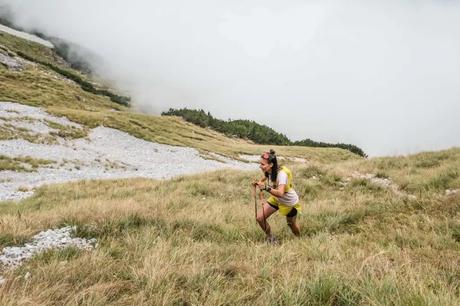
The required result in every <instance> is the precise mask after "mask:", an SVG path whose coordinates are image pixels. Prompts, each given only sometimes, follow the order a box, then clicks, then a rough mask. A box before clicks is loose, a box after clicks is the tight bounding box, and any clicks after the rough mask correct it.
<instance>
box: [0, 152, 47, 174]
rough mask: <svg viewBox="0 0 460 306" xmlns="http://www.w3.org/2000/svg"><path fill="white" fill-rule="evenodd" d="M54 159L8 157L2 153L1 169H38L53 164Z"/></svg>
mask: <svg viewBox="0 0 460 306" xmlns="http://www.w3.org/2000/svg"><path fill="white" fill-rule="evenodd" d="M53 163H54V161H52V160H47V159H40V158H32V157H30V156H25V157H14V158H11V157H8V156H5V155H1V154H0V171H5V170H10V171H18V172H31V171H36V170H37V169H38V168H39V167H43V166H46V165H50V164H53Z"/></svg>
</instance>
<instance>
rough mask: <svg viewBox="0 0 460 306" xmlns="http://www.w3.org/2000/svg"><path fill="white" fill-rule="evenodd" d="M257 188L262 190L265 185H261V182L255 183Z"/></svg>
mask: <svg viewBox="0 0 460 306" xmlns="http://www.w3.org/2000/svg"><path fill="white" fill-rule="evenodd" d="M257 187H259V189H264V188H265V184H264V183H262V182H257Z"/></svg>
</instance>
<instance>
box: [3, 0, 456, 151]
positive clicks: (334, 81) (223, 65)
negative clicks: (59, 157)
mask: <svg viewBox="0 0 460 306" xmlns="http://www.w3.org/2000/svg"><path fill="white" fill-rule="evenodd" d="M0 4H4V5H7V6H8V7H9V8H10V9H11V11H12V12H13V14H14V16H15V21H16V22H17V23H18V24H19V25H21V26H25V27H28V28H35V29H38V30H40V31H43V32H45V33H47V34H49V35H55V36H58V37H62V38H65V39H68V40H70V41H73V42H75V43H78V44H80V45H82V46H84V47H85V48H87V49H89V50H92V51H93V52H95V53H97V54H99V55H100V56H101V57H102V58H103V59H104V62H98V63H93V64H94V65H95V66H96V67H98V72H99V73H100V74H101V75H102V76H104V77H105V78H107V79H110V80H112V81H114V82H115V83H116V84H117V86H119V88H122V89H124V90H126V91H127V92H129V93H130V94H131V96H132V97H133V103H134V104H135V106H136V107H137V108H138V109H140V110H142V111H145V112H149V113H156V114H159V113H160V112H161V111H163V110H167V109H168V108H170V107H173V108H179V107H189V108H203V109H205V110H209V111H210V112H211V113H212V114H213V115H214V116H216V117H218V118H221V119H228V118H231V119H252V120H256V121H257V122H259V123H263V124H266V125H269V126H271V127H272V128H274V129H275V130H277V131H280V132H282V133H285V134H286V135H287V136H288V137H290V138H291V139H293V140H298V139H303V138H311V139H313V140H319V141H326V142H344V143H352V144H355V145H358V146H359V147H361V148H363V149H364V151H365V152H367V153H369V155H371V156H377V155H394V154H406V153H413V152H418V151H422V150H437V149H444V148H449V147H452V146H460V1H453V0H451V1H449V0H431V1H428V0H419V1H418V0H397V1H393V0H386V1H372V0H366V1H364V0H363V1H361V0H355V1H346V0H330V1H328V0H321V1H295V0H291V1H281V0H264V1H262V0H244V1H239V0H234V1H221V0H194V1H190V0H188V1H187V0H182V1H178V0H167V1H166V0H164V1H163V0H159V1H158V0H157V1H148V0H131V1H127V0H125V1H121V0H99V1H96V0H78V1H74V0H40V1H36V0H10V1H6V0H0Z"/></svg>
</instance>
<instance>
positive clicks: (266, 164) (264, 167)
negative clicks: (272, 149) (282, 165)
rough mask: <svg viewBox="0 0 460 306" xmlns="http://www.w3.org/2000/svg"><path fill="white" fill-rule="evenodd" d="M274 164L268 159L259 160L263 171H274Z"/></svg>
mask: <svg viewBox="0 0 460 306" xmlns="http://www.w3.org/2000/svg"><path fill="white" fill-rule="evenodd" d="M272 167H273V164H270V163H269V162H268V160H266V159H263V158H261V159H260V162H259V168H260V170H262V172H264V173H265V172H268V173H270V172H271V171H272Z"/></svg>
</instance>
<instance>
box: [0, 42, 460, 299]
mask: <svg viewBox="0 0 460 306" xmlns="http://www.w3.org/2000/svg"><path fill="white" fill-rule="evenodd" d="M5 37H6V36H1V37H0V44H4V45H6V47H7V48H8V49H11V50H22V51H23V52H24V50H27V52H28V55H29V56H31V57H34V58H36V59H37V60H40V61H48V62H52V63H53V64H55V65H60V64H59V62H56V60H57V59H55V58H54V55H53V54H50V53H49V52H48V50H49V49H43V48H42V47H40V46H37V45H34V44H32V45H30V44H29V43H25V42H24V41H22V40H17V39H12V38H11V37H7V38H8V39H7V42H6V43H5ZM0 100H2V101H3V100H6V101H16V102H19V103H25V104H28V105H33V106H40V107H43V108H45V110H47V111H48V112H50V113H51V114H54V115H59V116H66V117H68V118H70V119H71V120H73V121H75V122H78V123H81V124H83V125H85V127H87V128H93V127H96V126H100V125H104V126H106V127H112V128H117V129H120V130H122V131H125V132H127V133H129V134H131V135H133V136H136V137H139V138H142V139H146V140H149V141H155V142H159V143H164V144H172V145H178V146H190V147H194V148H197V149H198V150H199V151H200V152H201V153H202V154H203V155H204V156H209V154H208V153H209V152H216V153H220V154H223V155H226V156H233V157H237V156H238V155H239V154H250V155H252V154H260V152H262V151H266V150H267V149H268V148H267V147H266V146H260V145H254V144H252V143H249V142H246V141H243V140H238V139H231V138H227V137H225V136H223V135H222V134H219V133H216V132H213V131H210V130H207V129H202V128H199V127H197V126H194V125H192V124H189V123H186V122H185V121H183V120H181V119H179V118H177V117H171V118H168V117H154V116H148V115H144V114H139V113H135V112H133V111H131V110H130V109H128V108H125V107H122V106H119V105H117V104H115V103H112V102H111V101H110V100H109V99H108V98H107V97H102V96H99V95H94V94H92V93H88V92H86V91H84V90H82V89H81V87H80V86H78V85H76V84H74V83H73V82H69V81H68V80H65V79H63V78H61V77H60V76H59V75H57V74H56V73H55V72H53V71H52V70H50V69H48V68H47V67H44V66H37V65H29V66H27V67H25V68H24V70H23V71H21V72H12V71H9V70H7V69H6V68H4V67H0ZM5 126H6V127H5ZM13 128H14V126H13V127H11V126H8V125H4V127H3V129H4V130H0V136H1V137H2V139H7V138H6V137H8V135H11V133H12V131H13V130H12V129H13ZM55 128H56V129H57V130H59V133H61V135H63V136H65V137H83V136H84V133H85V132H84V131H83V132H82V133H83V134H79V133H80V132H78V133H77V132H76V131H72V129H70V130H67V129H66V128H64V127H62V126H58V125H56V126H55ZM5 129H7V130H5ZM85 131H87V130H85ZM13 132H15V133H21V131H20V130H18V129H15V130H14V131H13ZM22 132H24V135H18V134H15V135H14V137H19V136H21V137H27V135H25V131H22ZM31 137H32V138H33V137H34V135H31ZM272 148H274V149H275V150H276V151H277V152H278V153H279V154H280V155H284V156H287V157H299V158H303V159H306V161H307V163H306V164H304V165H302V164H296V163H294V162H289V163H288V164H289V166H290V167H291V168H292V170H293V173H294V186H295V189H296V190H297V191H298V193H299V195H300V197H301V200H302V205H303V207H304V209H303V214H302V215H301V216H300V217H299V221H300V225H301V237H300V238H295V237H293V235H292V234H291V233H290V231H289V229H288V228H287V226H286V221H285V220H284V219H283V218H281V217H280V216H277V215H275V216H273V217H272V218H270V220H269V222H270V224H271V226H272V229H273V231H274V233H275V234H276V235H277V236H278V237H279V239H280V240H281V242H282V244H281V245H280V246H270V245H266V244H265V243H264V235H263V234H262V231H261V230H260V228H259V227H258V226H257V224H256V222H255V220H254V216H253V214H254V211H253V209H254V208H253V199H252V197H251V193H250V190H249V185H250V182H251V181H252V180H253V179H254V177H257V176H260V173H258V172H238V171H228V170H227V171H217V172H212V173H207V174H206V175H195V176H184V177H178V178H175V179H172V180H167V181H155V180H146V179H130V180H114V181H81V182H76V183H68V184H59V185H50V186H44V187H42V188H40V189H38V190H37V191H36V192H35V194H34V196H33V197H31V198H28V199H25V200H23V201H21V202H20V203H15V202H3V203H0V233H1V234H0V247H5V246H11V245H17V244H21V243H24V242H25V241H27V240H28V239H30V238H31V237H32V236H33V235H35V234H36V233H37V232H39V231H42V230H45V229H49V228H55V227H61V226H64V225H76V226H77V231H76V233H75V234H76V235H77V236H80V237H87V238H93V237H95V238H97V239H98V244H99V245H98V248H97V249H96V250H94V251H91V252H89V251H81V250H76V249H74V248H67V249H63V250H51V251H47V252H45V253H42V254H40V255H38V256H36V257H35V258H33V259H32V260H30V261H28V262H27V263H25V264H24V265H23V266H21V267H20V268H19V269H16V270H12V271H3V272H2V273H3V274H4V275H5V276H6V278H7V279H8V281H7V283H6V284H5V285H3V286H1V287H0V304H1V305H23V304H26V305H132V304H139V305H150V304H154V305H224V304H225V305H228V304H232V305H449V306H450V305H458V304H460V285H459V284H460V268H459V267H460V261H459V256H458V254H459V252H460V242H459V241H460V220H459V217H458V216H459V215H460V193H456V194H452V195H449V196H446V195H445V192H444V191H445V189H447V188H449V189H460V178H459V173H460V149H458V148H456V149H451V150H445V151H441V152H426V153H421V154H417V155H413V156H405V157H391V158H376V159H369V160H367V159H362V158H359V157H357V156H356V155H353V154H351V153H350V152H348V151H345V150H341V149H326V148H325V149H318V148H306V147H276V146H272ZM34 163H35V165H41V161H36V160H27V159H11V158H7V157H1V158H0V164H1V165H4V166H2V167H4V168H7V167H10V168H12V169H15V170H17V171H20V170H21V167H23V168H27V169H29V168H31V169H33V165H34ZM356 171H357V172H359V173H362V174H366V173H372V174H376V175H377V176H378V177H380V178H388V179H390V180H392V181H393V182H394V183H395V184H397V185H398V186H399V191H398V192H396V191H395V190H393V189H392V188H384V187H381V186H378V185H376V184H375V183H373V182H371V181H369V180H366V179H352V174H353V172H356ZM0 269H1V268H0ZM27 272H30V275H31V278H30V279H25V278H24V275H26V273H27Z"/></svg>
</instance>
